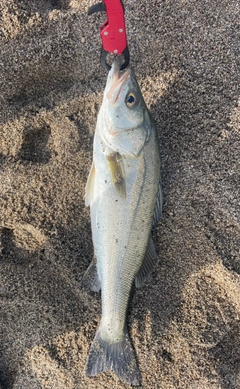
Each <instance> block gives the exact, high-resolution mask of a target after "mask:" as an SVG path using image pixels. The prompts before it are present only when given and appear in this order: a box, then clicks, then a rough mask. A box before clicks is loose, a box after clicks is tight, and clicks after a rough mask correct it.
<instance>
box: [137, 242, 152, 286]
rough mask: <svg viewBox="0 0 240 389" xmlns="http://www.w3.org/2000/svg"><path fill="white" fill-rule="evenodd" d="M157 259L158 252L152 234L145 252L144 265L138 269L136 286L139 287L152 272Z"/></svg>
mask: <svg viewBox="0 0 240 389" xmlns="http://www.w3.org/2000/svg"><path fill="white" fill-rule="evenodd" d="M156 260H157V254H156V251H155V247H154V243H153V240H152V237H151V236H150V238H149V241H148V247H147V250H146V253H145V257H144V260H143V263H142V266H141V267H140V270H139V271H138V274H137V276H136V278H135V286H136V288H139V287H140V286H142V284H143V282H144V280H145V279H146V278H147V277H148V276H149V275H150V273H151V272H152V269H153V266H154V265H155V263H156Z"/></svg>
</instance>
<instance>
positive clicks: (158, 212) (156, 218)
mask: <svg viewBox="0 0 240 389" xmlns="http://www.w3.org/2000/svg"><path fill="white" fill-rule="evenodd" d="M162 205H163V195H162V181H161V180H160V183H159V186H158V194H157V200H156V204H155V209H154V213H153V221H152V226H153V227H154V226H155V225H156V224H157V223H159V222H160V220H161V218H162Z"/></svg>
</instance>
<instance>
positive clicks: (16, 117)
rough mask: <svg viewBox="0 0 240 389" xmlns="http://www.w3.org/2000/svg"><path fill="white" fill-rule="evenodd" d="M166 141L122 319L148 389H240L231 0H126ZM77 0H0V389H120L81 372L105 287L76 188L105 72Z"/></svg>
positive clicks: (133, 47) (135, 59)
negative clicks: (147, 236)
mask: <svg viewBox="0 0 240 389" xmlns="http://www.w3.org/2000/svg"><path fill="white" fill-rule="evenodd" d="M124 3H125V8H126V22H127V31H128V40H129V49H130V53H131V64H132V65H133V66H134V68H135V72H136V75H137V78H138V80H139V83H140V85H141V88H142V91H143V94H144V97H145V100H146V103H147V105H148V106H149V108H150V111H151V112H152V114H153V118H154V120H155V122H156V126H157V131H158V135H159V140H160V146H161V158H162V176H163V185H164V199H165V204H164V208H163V220H162V221H161V223H160V224H159V225H158V228H157V231H156V233H155V236H154V239H155V242H156V247H157V252H158V263H157V266H156V268H155V270H154V272H153V274H152V276H151V277H150V278H149V280H148V281H147V282H146V283H145V285H144V286H143V287H142V288H141V289H140V290H137V291H134V293H133V298H132V301H131V304H130V309H129V316H128V323H129V328H130V334H131V338H132V341H133V344H134V347H135V350H136V355H137V359H138V362H139V367H140V370H141V374H142V386H141V387H142V388H151V389H152V388H161V389H172V388H173V389H178V388H179V389H185V388H186V389H219V388H222V389H228V388H229V389H235V388H236V389H238V388H240V322H239V320H240V319H239V313H240V282H239V281H240V279H239V277H240V256H239V244H240V228H239V186H240V184H239V183H240V177H239V159H240V142H239V123H240V110H239V108H240V107H239V102H238V97H239V92H238V88H239V81H240V78H239V58H240V52H239V38H240V37H239V31H240V25H239V24H240V18H239V11H240V8H239V2H238V1H237V0H212V1H210V0H199V1H195V0H188V1H187V0H181V1H180V0H179V1H175V0H166V1H164V0H160V1H159V0H153V1H152V0H151V1H143V0H141V1H139V0H125V2H124ZM91 4H92V2H90V1H87V0H84V1H80V0H79V1H77V0H72V1H68V0H52V1H51V0H31V1H27V0H1V3H0V104H1V109H0V244H1V254H0V269H1V272H0V277H1V280H0V295H1V305H0V309H1V313H0V342H1V343H0V388H1V389H50V388H57V389H65V388H68V389H79V388H89V389H90V388H93V389H100V388H127V387H128V386H127V385H125V384H123V383H122V382H121V381H120V380H119V379H118V378H117V377H116V376H115V375H114V374H112V373H106V374H102V375H99V376H97V377H95V378H92V379H89V378H85V376H84V366H85V361H86V357H87V353H88V350H89V347H90V343H91V341H92V339H93V337H94V334H95V331H96V328H97V326H98V323H99V320H100V296H99V295H98V294H95V293H91V292H90V293H87V292H85V291H82V290H81V288H80V282H81V279H82V276H83V274H84V271H85V269H86V268H87V266H88V264H89V263H90V261H91V258H92V254H93V247H92V241H91V229H90V220H89V210H88V209H86V208H85V206H84V200H83V196H84V187H85V183H86V179H87V174H88V171H89V168H90V164H91V153H92V140H93V134H94V128H95V123H96V116H97V112H98V110H99V107H100V104H101V99H102V92H103V89H104V86H105V82H106V77H107V74H106V72H105V71H104V70H103V69H101V68H100V65H99V53H100V37H99V32H98V29H99V26H100V23H101V22H102V21H104V20H105V17H104V15H93V16H91V17H87V16H86V11H87V8H88V6H90V5H91Z"/></svg>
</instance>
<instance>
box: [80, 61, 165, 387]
mask: <svg viewBox="0 0 240 389" xmlns="http://www.w3.org/2000/svg"><path fill="white" fill-rule="evenodd" d="M85 199H86V205H90V213H91V226H92V237H93V245H94V256H95V259H96V269H97V274H95V276H94V279H95V281H94V288H93V289H94V290H99V289H100V288H101V298H102V318H101V323H100V326H99V329H98V331H97V333H96V336H95V339H94V341H93V344H92V346H91V349H90V353H89V356H88V361H87V370H86V373H87V375H89V376H92V375H96V374H98V373H100V372H102V371H106V370H113V371H114V372H115V373H116V374H117V375H118V376H119V377H120V378H122V379H123V380H124V381H125V382H127V383H129V384H132V385H137V384H139V381H140V373H139V370H138V367H137V363H136V360H135V356H134V352H133V349H132V345H131V342H130V339H129V336H128V332H127V326H126V313H127V307H128V301H129V296H130V292H131V289H132V286H133V283H134V281H135V284H136V286H139V285H140V284H141V282H142V280H143V279H144V278H145V276H147V275H148V274H149V272H150V270H151V268H152V265H153V263H154V262H155V260H156V253H155V249H154V245H153V241H152V238H151V228H152V224H153V223H155V222H157V221H158V220H159V219H160V217H161V207H162V192H161V183H160V157H159V147H158V140H157V137H156V133H155V129H154V125H153V122H152V119H151V117H150V114H149V112H148V110H147V108H146V105H145V103H144V100H143V98H142V95H141V92H140V89H139V86H138V84H137V81H136V78H135V76H134V74H133V71H132V70H131V69H128V70H127V71H126V72H124V73H123V74H122V73H121V72H120V71H119V64H118V62H117V61H116V62H114V64H113V67H112V69H111V70H110V72H109V76H108V80H107V85H106V89H105V92H104V98H103V103H102V106H101V108H100V111H99V115H98V120H97V127H96V131H95V137H94V147H93V164H92V168H91V171H90V174H89V178H88V182H87V185H86V197H85ZM92 269H93V270H94V267H92Z"/></svg>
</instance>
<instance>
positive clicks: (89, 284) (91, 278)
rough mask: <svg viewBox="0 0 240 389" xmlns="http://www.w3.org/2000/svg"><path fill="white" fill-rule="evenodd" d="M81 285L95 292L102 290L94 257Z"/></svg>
mask: <svg viewBox="0 0 240 389" xmlns="http://www.w3.org/2000/svg"><path fill="white" fill-rule="evenodd" d="M81 287H82V288H83V289H88V290H92V291H93V292H99V291H100V290H101V282H100V279H99V277H98V273H97V263H96V259H95V258H94V259H93V260H92V262H91V263H90V265H89V266H88V268H87V270H86V272H85V274H84V276H83V278H82V281H81Z"/></svg>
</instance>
